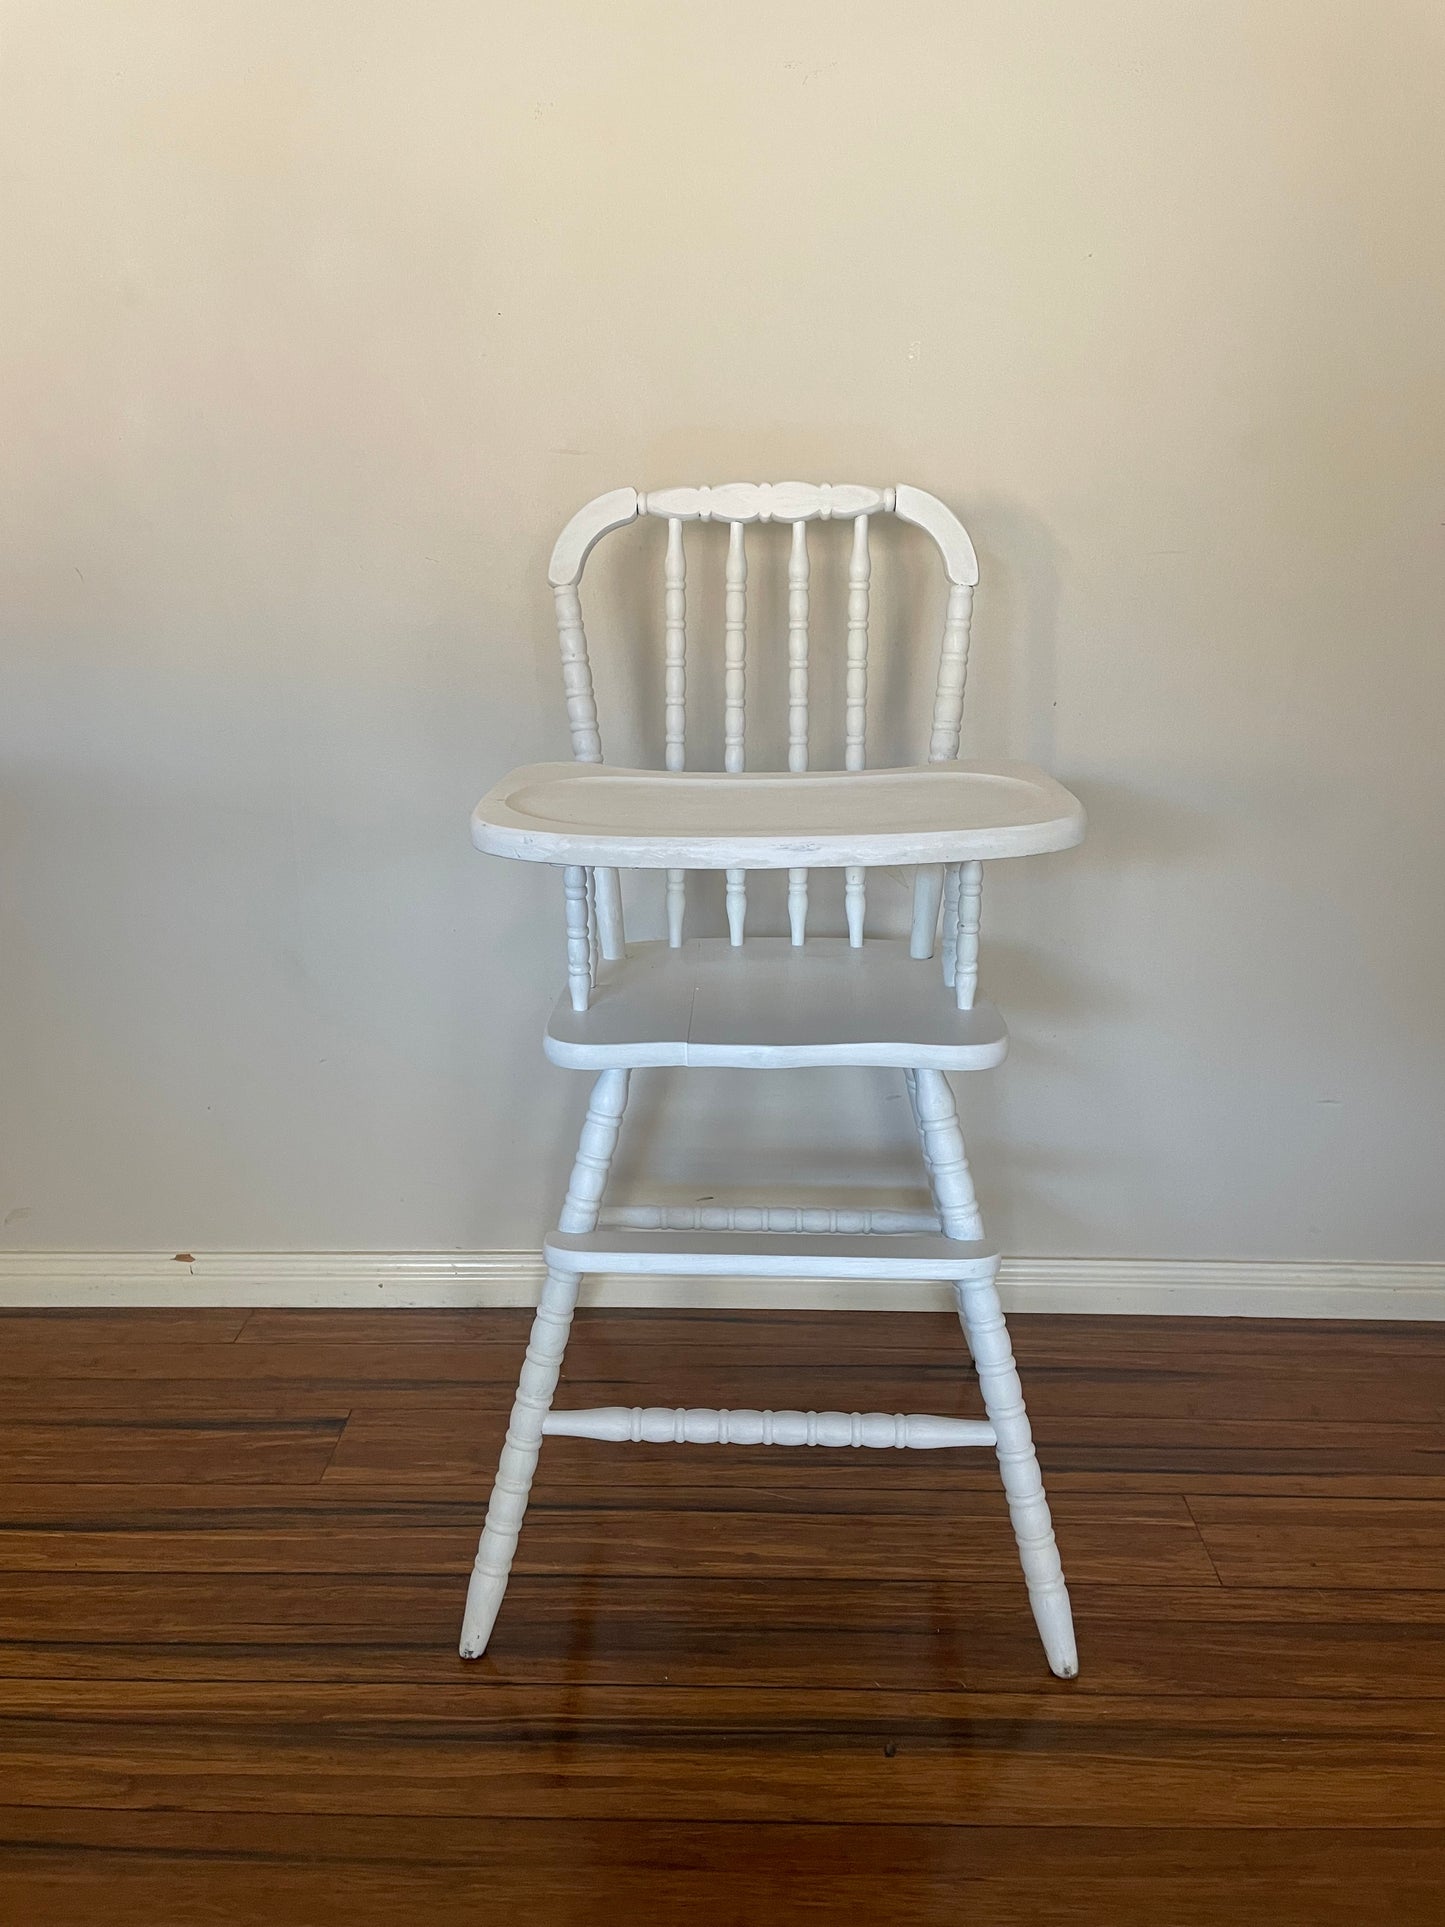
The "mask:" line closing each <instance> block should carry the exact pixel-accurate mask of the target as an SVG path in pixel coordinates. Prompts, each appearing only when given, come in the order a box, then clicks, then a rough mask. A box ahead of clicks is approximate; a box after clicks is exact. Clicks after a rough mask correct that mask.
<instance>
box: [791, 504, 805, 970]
mask: <svg viewBox="0 0 1445 1927" xmlns="http://www.w3.org/2000/svg"><path fill="white" fill-rule="evenodd" d="M807 767H808V525H807V523H806V522H794V524H793V545H792V549H791V551H790V552H789V556H788V768H789V769H790V770H791V771H792V772H793V773H794V775H801V774H802V772H803V771H804V770H805V769H806V768H807ZM807 931H808V872H807V871H806V870H802V869H793V870H789V872H788V932H789V935H790V936H791V938H792V940H793V942H794V943H795V944H801V943H802V942H803V941H804V939H805V938H806V936H807Z"/></svg>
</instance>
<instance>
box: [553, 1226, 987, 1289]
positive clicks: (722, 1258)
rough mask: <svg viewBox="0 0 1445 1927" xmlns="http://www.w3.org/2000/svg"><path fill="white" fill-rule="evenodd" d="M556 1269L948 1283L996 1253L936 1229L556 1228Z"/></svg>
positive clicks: (980, 1272) (983, 1269)
mask: <svg viewBox="0 0 1445 1927" xmlns="http://www.w3.org/2000/svg"><path fill="white" fill-rule="evenodd" d="M542 1250H543V1254H544V1256H545V1257H546V1260H547V1263H548V1264H549V1265H554V1266H555V1267H556V1268H557V1269H558V1270H559V1271H586V1272H609V1273H619V1272H620V1273H624V1274H628V1275H631V1276H641V1277H646V1276H649V1275H654V1274H660V1275H663V1276H666V1275H668V1274H669V1273H671V1274H673V1275H675V1276H682V1277H693V1278H730V1277H739V1276H741V1277H746V1278H878V1279H884V1280H896V1281H900V1282H904V1281H907V1280H910V1279H916V1278H937V1279H942V1280H943V1281H945V1282H946V1283H951V1282H954V1281H956V1280H960V1279H966V1278H991V1277H992V1276H993V1274H994V1273H995V1272H996V1271H997V1270H998V1252H997V1251H996V1250H995V1249H994V1247H993V1246H992V1245H989V1244H985V1243H982V1242H981V1241H978V1240H971V1239H963V1238H945V1237H944V1236H943V1234H942V1233H941V1232H936V1233H928V1232H909V1233H904V1234H899V1235H897V1236H895V1235H893V1234H891V1233H880V1232H861V1233H858V1234H855V1235H842V1234H835V1233H828V1234H826V1235H823V1234H814V1233H808V1234H799V1233H797V1232H786V1231H784V1232H741V1231H730V1232H716V1231H691V1232H686V1231H633V1230H625V1229H624V1230H608V1231H588V1232H567V1231H553V1232H550V1233H549V1234H548V1237H547V1241H546V1243H545V1244H544V1245H543V1247H542Z"/></svg>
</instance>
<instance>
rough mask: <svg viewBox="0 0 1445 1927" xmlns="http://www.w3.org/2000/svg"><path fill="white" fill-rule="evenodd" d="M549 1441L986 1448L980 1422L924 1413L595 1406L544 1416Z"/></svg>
mask: <svg viewBox="0 0 1445 1927" xmlns="http://www.w3.org/2000/svg"><path fill="white" fill-rule="evenodd" d="M542 1430H543V1432H545V1433H546V1434H547V1435H548V1436H549V1437H551V1438H569V1439H608V1440H611V1441H612V1442H614V1443H616V1444H624V1443H630V1444H633V1445H827V1446H868V1447H871V1448H873V1449H874V1450H887V1449H889V1448H893V1449H895V1450H904V1451H915V1452H919V1451H922V1452H933V1451H940V1450H942V1449H944V1448H946V1447H950V1446H959V1445H993V1444H995V1443H996V1439H995V1436H994V1429H993V1427H992V1426H991V1425H990V1424H988V1423H987V1421H986V1420H984V1419H962V1418H935V1417H934V1416H933V1415H932V1414H931V1413H928V1412H753V1411H738V1412H720V1411H714V1410H713V1409H712V1408H711V1407H709V1406H689V1407H684V1406H680V1405H679V1406H676V1407H674V1406H671V1405H633V1406H627V1405H599V1406H598V1407H597V1408H596V1409H595V1410H594V1411H589V1412H549V1413H548V1415H547V1417H546V1418H545V1419H544V1420H543V1421H542Z"/></svg>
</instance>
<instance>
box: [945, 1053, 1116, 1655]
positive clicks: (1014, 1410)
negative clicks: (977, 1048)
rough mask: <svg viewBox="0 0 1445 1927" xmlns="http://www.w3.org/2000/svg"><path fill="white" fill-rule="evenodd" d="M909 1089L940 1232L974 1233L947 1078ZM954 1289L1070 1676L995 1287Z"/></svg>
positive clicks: (1064, 1611) (1001, 1461)
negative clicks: (915, 1112)
mask: <svg viewBox="0 0 1445 1927" xmlns="http://www.w3.org/2000/svg"><path fill="white" fill-rule="evenodd" d="M913 1089H914V1093H915V1100H916V1110H917V1115H918V1119H919V1134H920V1136H921V1138H922V1140H923V1155H924V1160H925V1162H926V1163H927V1165H928V1169H929V1176H930V1179H931V1182H932V1184H933V1189H934V1196H935V1198H936V1199H937V1201H938V1206H939V1211H940V1215H941V1216H942V1218H943V1230H944V1235H945V1236H946V1237H950V1238H979V1237H982V1235H983V1224H982V1220H981V1219H980V1217H979V1210H978V1202H977V1199H976V1198H975V1196H974V1190H973V1179H972V1177H971V1176H970V1174H969V1169H968V1159H967V1156H966V1155H965V1152H964V1145H963V1133H962V1132H961V1131H960V1129H959V1127H958V1110H957V1107H956V1105H955V1104H954V1101H953V1092H952V1090H951V1089H950V1088H949V1084H948V1080H947V1078H945V1077H944V1075H943V1073H942V1072H941V1071H925V1070H920V1071H917V1072H915V1074H914V1080H913ZM956 1290H957V1295H958V1315H959V1322H960V1323H961V1324H962V1326H963V1329H964V1333H965V1336H966V1337H967V1339H968V1344H969V1349H970V1351H971V1352H972V1353H973V1357H974V1363H975V1364H976V1365H977V1367H978V1380H979V1388H980V1390H981V1391H982V1393H983V1402H984V1409H985V1410H986V1411H987V1413H988V1416H989V1420H990V1422H991V1423H992V1425H993V1428H994V1432H995V1434H996V1436H997V1440H998V1445H997V1453H998V1468H999V1473H1000V1476H1001V1477H1002V1479H1003V1488H1004V1493H1005V1495H1006V1496H1007V1499H1008V1509H1009V1517H1010V1519H1011V1520H1012V1521H1013V1529H1014V1538H1015V1539H1016V1540H1017V1542H1018V1549H1019V1563H1020V1565H1021V1566H1022V1567H1023V1573H1024V1580H1025V1582H1026V1584H1027V1586H1028V1589H1029V1604H1030V1605H1031V1606H1032V1608H1033V1614H1034V1623H1035V1625H1036V1626H1037V1627H1038V1629H1039V1637H1040V1639H1041V1640H1042V1641H1043V1646H1044V1652H1045V1654H1046V1655H1047V1658H1048V1662H1049V1668H1050V1670H1051V1671H1052V1672H1054V1673H1056V1674H1057V1675H1058V1676H1059V1678H1060V1679H1072V1678H1073V1677H1074V1675H1075V1674H1076V1673H1077V1672H1078V1670H1079V1656H1078V1651H1077V1648H1076V1646H1075V1642H1074V1620H1073V1614H1072V1611H1071V1610H1070V1606H1069V1593H1068V1587H1067V1586H1066V1585H1065V1583H1064V1569H1063V1565H1062V1563H1061V1562H1060V1559H1059V1548H1058V1546H1057V1544H1056V1543H1055V1540H1054V1528H1053V1521H1052V1520H1051V1518H1050V1516H1049V1503H1048V1500H1047V1498H1046V1497H1045V1496H1044V1483H1043V1479H1042V1477H1041V1476H1040V1473H1039V1461H1038V1455H1037V1454H1036V1453H1035V1451H1034V1442H1033V1434H1032V1433H1031V1432H1030V1430H1029V1420H1028V1413H1027V1412H1026V1411H1025V1409H1024V1395H1023V1387H1022V1386H1021V1385H1020V1383H1019V1375H1018V1368H1017V1366H1016V1365H1015V1363H1014V1358H1013V1352H1012V1350H1011V1349H1010V1346H1009V1336H1008V1327H1007V1325H1006V1324H1005V1322H1004V1315H1003V1310H1002V1307H1001V1306H1000V1304H999V1297H998V1287H997V1285H996V1284H995V1282H994V1280H993V1279H992V1278H980V1279H969V1280H965V1281H962V1282H960V1283H959V1285H958V1286H957V1287H956Z"/></svg>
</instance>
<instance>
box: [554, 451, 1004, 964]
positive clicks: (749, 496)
mask: <svg viewBox="0 0 1445 1927" xmlns="http://www.w3.org/2000/svg"><path fill="white" fill-rule="evenodd" d="M644 515H648V516H656V517H658V518H660V519H662V520H665V521H666V523H667V548H666V554H665V560H664V563H663V585H662V589H663V592H662V612H663V637H664V668H663V687H662V690H661V692H660V694H661V697H662V706H663V741H664V759H665V767H666V768H667V769H669V770H681V769H683V768H685V767H686V758H687V745H686V694H687V557H686V552H685V548H684V536H683V530H684V525H685V524H686V523H688V522H723V523H726V524H727V526H728V546H727V561H726V565H725V595H724V603H723V665H724V667H723V768H724V770H726V771H728V772H738V771H741V770H742V769H743V768H744V767H745V765H746V757H747V742H746V696H747V592H748V558H747V549H746V536H745V529H746V527H747V525H748V524H749V523H750V522H782V523H787V524H790V525H791V529H792V543H791V548H790V551H789V558H788V603H787V610H788V613H787V628H788V653H787V662H788V676H787V703H788V732H787V743H788V748H787V755H788V768H789V770H793V771H801V770H806V769H807V768H808V759H809V704H808V695H809V689H808V682H809V675H808V672H809V645H810V637H809V577H810V565H809V555H808V524H809V523H810V522H817V521H824V522H826V521H835V522H836V521H850V522H851V523H852V525H853V539H852V543H851V547H850V553H849V560H848V595H847V622H846V643H845V647H846V670H845V681H844V690H843V738H844V740H843V767H844V769H845V770H860V769H862V768H863V767H864V765H865V761H866V757H867V706H868V618H869V584H870V579H871V575H872V567H871V561H870V556H869V522H870V518H872V517H873V516H875V515H895V516H897V517H898V519H899V520H900V521H904V522H911V523H913V524H914V525H915V526H916V527H918V528H920V529H922V530H924V531H925V532H926V533H927V534H928V535H930V536H931V537H932V538H933V541H934V543H935V544H936V546H937V548H938V551H939V554H940V556H941V557H942V561H943V567H944V573H945V575H946V577H947V579H948V605H947V610H946V613H945V617H944V624H943V635H942V640H941V644H940V648H939V658H938V671H937V677H936V680H935V684H934V700H933V712H932V727H931V731H930V735H929V744H928V759H929V761H930V762H947V761H949V760H951V759H952V758H953V757H956V756H957V754H958V744H959V731H960V727H961V723H962V717H963V695H964V683H965V679H966V677H967V673H968V645H969V626H970V623H971V620H972V615H973V591H974V587H975V585H976V583H977V581H978V561H977V558H976V557H975V555H974V551H973V544H972V543H971V542H970V541H969V538H968V533H967V531H966V530H965V529H964V527H963V524H962V523H961V522H960V521H959V520H958V518H957V517H956V516H955V515H954V514H953V512H952V510H951V509H949V508H947V507H946V506H945V504H944V503H942V502H940V501H939V499H938V498H937V496H935V495H929V494H927V493H926V492H925V491H924V490H922V489H917V488H908V487H905V486H898V487H894V488H867V487H864V486H862V485H861V484H857V483H827V482H823V483H811V482H728V483H724V484H723V485H721V486H720V487H716V488H661V489H651V490H648V491H646V492H642V491H639V490H637V489H631V488H620V489H613V490H611V491H610V492H609V493H608V494H606V495H599V496H597V497H596V498H595V499H594V500H592V501H590V502H588V503H587V504H586V506H585V507H584V508H581V509H579V510H578V511H577V513H576V514H575V515H574V516H573V517H572V519H571V521H570V522H568V524H567V526H566V527H565V528H564V529H563V531H562V533H561V535H560V536H559V537H558V538H557V542H556V546H555V547H554V548H553V550H552V560H551V565H550V567H549V570H548V576H549V579H550V581H551V584H552V591H553V596H554V598H555V601H556V606H557V631H558V636H559V638H560V641H561V646H562V673H563V681H564V685H565V689H566V697H567V720H568V724H569V727H570V729H571V734H572V754H573V756H574V757H575V758H576V759H577V761H578V762H582V763H600V762H601V761H602V737H601V731H600V729H599V726H598V719H597V699H596V694H595V692H594V689H593V681H592V668H591V663H590V661H589V659H588V653H587V633H586V630H585V628H584V626H583V620H582V601H581V592H580V585H581V581H582V572H583V570H584V568H585V567H586V564H587V558H588V556H589V554H590V553H591V551H592V549H593V548H594V547H595V546H596V544H597V543H598V542H599V541H600V540H601V539H602V537H603V536H604V535H607V534H609V533H611V531H612V530H614V529H619V528H623V527H625V526H626V525H627V524H628V523H630V522H634V521H636V520H637V518H638V517H639V516H644ZM684 891H685V884H684V879H683V875H682V873H681V872H680V871H674V872H671V873H670V874H669V878H668V887H667V911H668V931H669V937H670V940H671V941H672V942H673V943H674V944H677V943H680V942H681V940H682V921H683V911H684ZM606 894H607V896H608V899H609V901H611V900H613V899H615V894H616V886H615V881H614V880H612V879H608V880H607V891H606ZM924 894H925V896H926V897H927V898H929V899H931V900H932V901H933V903H934V906H935V907H934V909H933V910H932V912H931V914H933V915H935V916H936V899H937V894H938V890H937V883H936V880H935V883H934V885H933V887H931V888H929V889H927V890H925V892H924ZM845 903H846V911H847V920H848V932H849V937H850V939H851V941H852V942H853V943H854V944H855V945H856V944H859V943H861V942H862V940H863V911H864V878H863V872H862V871H861V870H850V871H849V872H848V873H847V876H846V881H845ZM746 904H747V895H746V880H745V878H744V875H743V873H742V872H741V871H729V872H728V877H727V911H728V927H729V932H730V934H731V937H732V940H733V942H734V943H741V941H742V937H743V921H744V918H745V915H746ZM807 904H808V881H807V873H806V871H802V870H799V871H793V872H790V873H789V881H788V919H789V927H790V930H791V932H792V937H793V941H794V943H801V942H802V941H803V935H804V930H805V926H806V920H807ZM925 908H926V906H925ZM606 921H609V922H610V921H611V919H610V917H609V918H608V919H606ZM918 921H919V917H918V914H917V913H916V916H915V922H916V923H917V922H918ZM931 941H932V939H931V936H930V939H929V942H930V946H931ZM604 954H607V953H606V952H604Z"/></svg>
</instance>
